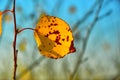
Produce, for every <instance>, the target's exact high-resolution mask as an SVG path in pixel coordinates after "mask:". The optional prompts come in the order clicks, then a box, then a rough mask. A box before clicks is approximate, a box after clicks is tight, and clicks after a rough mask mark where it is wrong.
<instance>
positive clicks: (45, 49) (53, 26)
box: [34, 15, 76, 59]
mask: <svg viewBox="0 0 120 80" xmlns="http://www.w3.org/2000/svg"><path fill="white" fill-rule="evenodd" d="M34 37H35V40H36V43H37V45H38V49H39V51H40V53H41V54H43V55H44V56H46V57H49V58H55V59H56V58H62V57H64V56H65V55H67V54H69V53H72V52H75V51H76V49H75V47H74V41H73V36H72V31H71V29H70V27H69V25H68V24H67V23H66V22H65V21H64V20H62V19H60V18H58V17H54V16H47V15H44V16H43V17H41V18H40V20H39V21H38V23H37V26H36V28H35V31H34Z"/></svg>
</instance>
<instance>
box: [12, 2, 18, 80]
mask: <svg viewBox="0 0 120 80" xmlns="http://www.w3.org/2000/svg"><path fill="white" fill-rule="evenodd" d="M15 2H16V1H15V0H13V17H14V40H13V51H14V74H13V80H16V70H17V53H18V50H16V40H17V31H18V29H17V27H16V15H15Z"/></svg>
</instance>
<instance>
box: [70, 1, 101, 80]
mask: <svg viewBox="0 0 120 80" xmlns="http://www.w3.org/2000/svg"><path fill="white" fill-rule="evenodd" d="M102 3H103V0H101V1H100V2H99V5H98V9H97V11H96V14H95V17H94V20H93V22H92V23H91V24H90V25H89V26H88V29H87V35H86V37H85V39H84V42H83V46H82V49H81V50H82V51H81V54H80V55H79V57H78V60H77V64H76V65H75V68H74V71H73V73H72V75H71V76H70V79H71V80H74V78H75V75H76V73H77V70H78V69H79V66H80V64H81V62H82V58H83V56H84V54H85V50H86V46H87V43H88V39H89V36H90V34H91V32H92V29H93V28H94V26H95V24H96V22H97V20H98V15H99V13H100V10H101V7H102Z"/></svg>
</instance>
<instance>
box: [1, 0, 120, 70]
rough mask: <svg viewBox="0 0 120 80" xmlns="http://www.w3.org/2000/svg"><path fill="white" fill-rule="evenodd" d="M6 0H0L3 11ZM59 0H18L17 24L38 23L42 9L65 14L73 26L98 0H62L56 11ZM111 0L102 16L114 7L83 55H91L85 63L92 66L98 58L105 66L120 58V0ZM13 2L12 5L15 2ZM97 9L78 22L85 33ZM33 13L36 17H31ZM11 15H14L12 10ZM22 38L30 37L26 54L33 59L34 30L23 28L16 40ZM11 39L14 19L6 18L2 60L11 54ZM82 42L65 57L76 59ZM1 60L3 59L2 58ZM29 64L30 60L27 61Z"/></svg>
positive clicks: (96, 30)
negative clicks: (70, 10)
mask: <svg viewBox="0 0 120 80" xmlns="http://www.w3.org/2000/svg"><path fill="white" fill-rule="evenodd" d="M7 1H8V0H0V11H3V10H4V8H5V6H6V3H7ZM59 1H60V0H52V1H51V0H16V8H17V9H22V11H21V12H19V10H16V16H17V26H18V27H20V28H24V27H35V25H36V22H37V20H38V18H39V16H40V14H41V13H42V11H44V12H45V13H47V14H48V15H52V16H57V17H60V18H62V19H63V20H65V21H66V22H67V23H68V24H69V25H70V27H71V28H73V26H74V24H75V23H76V22H77V21H78V20H80V19H82V18H83V16H84V15H85V13H86V12H87V11H88V10H89V9H90V8H91V6H92V5H93V4H94V2H95V0H90V1H89V0H61V1H62V2H61V5H60V8H59V9H58V10H56V12H55V13H54V12H53V10H54V8H55V7H56V4H57V3H58V2H59ZM108 1H109V0H104V4H103V7H102V10H101V12H100V14H99V16H102V15H103V14H105V13H106V12H107V11H109V10H110V11H111V14H110V15H109V16H107V17H105V18H103V19H101V20H100V21H98V22H97V23H96V25H95V27H94V29H93V30H92V33H91V35H90V38H89V40H88V45H87V49H86V52H85V56H84V58H86V57H87V58H88V59H89V61H87V62H86V63H87V64H89V65H90V67H91V68H94V67H95V66H96V65H98V62H102V64H101V66H104V68H105V69H106V68H107V67H108V66H110V65H113V62H114V61H113V60H115V59H118V61H120V60H119V53H120V52H119V49H120V42H119V41H120V38H119V34H120V17H119V16H120V6H119V5H120V3H118V0H111V1H110V3H109V4H107V2H108ZM10 5H11V6H10V9H12V4H10ZM36 5H37V6H36ZM58 5H59V4H58ZM71 6H74V7H75V8H76V12H75V13H73V14H71V13H70V12H69V8H70V7H71ZM95 9H96V8H95ZM94 13H95V12H94ZM94 13H93V14H92V15H91V16H90V17H89V18H88V19H87V20H86V21H85V22H84V23H82V24H81V25H80V26H78V27H79V28H78V29H79V32H83V33H84V31H85V30H86V29H84V27H86V26H88V25H89V24H90V23H91V22H92V20H93V17H94V16H95V15H94ZM31 14H32V15H34V16H35V17H34V18H30V16H31ZM9 15H10V16H12V14H9ZM81 29H82V30H81ZM22 39H26V40H27V46H26V47H27V48H26V52H25V53H24V54H27V55H28V56H29V57H27V59H28V60H30V61H32V60H31V57H32V53H31V52H32V51H33V50H34V46H35V45H36V44H35V41H34V37H33V32H32V31H24V32H23V33H22V34H19V36H18V41H17V43H18V44H19V43H20V41H21V40H22ZM12 41H13V22H12V21H11V22H9V23H6V22H3V35H2V37H0V54H1V55H3V56H1V57H0V59H1V60H2V59H5V58H6V56H8V54H9V53H10V56H12V47H11V44H12ZM81 44H82V43H81V41H80V40H75V46H76V48H77V50H78V51H77V52H76V54H70V55H68V57H67V56H66V58H69V59H71V61H73V63H74V60H75V58H76V57H75V56H76V55H77V54H79V51H80V48H81ZM6 49H7V50H6ZM20 53H22V52H20ZM35 55H37V57H38V55H39V54H38V51H36V53H35ZM10 56H8V59H10V61H12V60H11V57H10ZM19 56H20V58H24V55H23V54H19ZM72 56H74V57H72ZM1 60H0V61H1ZM25 60H26V59H25ZM0 63H2V61H1V62H0ZM26 63H27V62H26ZM86 63H85V64H86ZM28 64H30V62H28ZM93 65H95V66H93ZM113 67H114V66H112V67H109V69H114V68H113Z"/></svg>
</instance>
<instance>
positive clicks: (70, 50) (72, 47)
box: [69, 41, 76, 53]
mask: <svg viewBox="0 0 120 80" xmlns="http://www.w3.org/2000/svg"><path fill="white" fill-rule="evenodd" d="M75 51H76V49H75V47H74V43H73V41H71V45H70V48H69V52H70V53H72V52H75Z"/></svg>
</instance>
